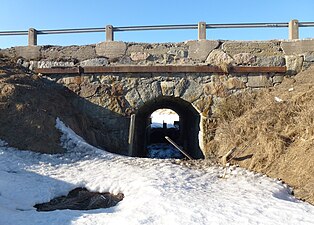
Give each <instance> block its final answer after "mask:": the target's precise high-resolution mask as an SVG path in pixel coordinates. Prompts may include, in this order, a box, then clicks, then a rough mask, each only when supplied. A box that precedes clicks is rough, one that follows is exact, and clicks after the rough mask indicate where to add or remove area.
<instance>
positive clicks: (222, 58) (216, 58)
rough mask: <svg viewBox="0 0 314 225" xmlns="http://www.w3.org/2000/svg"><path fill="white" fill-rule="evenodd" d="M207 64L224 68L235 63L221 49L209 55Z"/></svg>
mask: <svg viewBox="0 0 314 225" xmlns="http://www.w3.org/2000/svg"><path fill="white" fill-rule="evenodd" d="M206 63H207V64H209V65H215V66H219V67H223V66H225V65H230V64H231V63H233V58H231V57H230V56H229V55H228V54H227V53H225V52H224V51H222V50H220V49H214V50H213V51H212V52H211V53H209V55H208V57H207V59H206Z"/></svg>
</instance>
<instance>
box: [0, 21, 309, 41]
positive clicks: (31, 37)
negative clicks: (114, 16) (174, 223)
mask: <svg viewBox="0 0 314 225" xmlns="http://www.w3.org/2000/svg"><path fill="white" fill-rule="evenodd" d="M285 27H288V31H289V32H288V34H289V35H288V38H289V39H290V40H292V39H299V28H300V27H314V22H299V21H298V20H291V21H290V22H286V23H230V24H206V22H199V23H198V24H185V25H153V26H127V27H114V26H112V25H107V26H106V27H102V28H78V29H55V30H36V29H35V28H29V30H28V31H0V36H7V35H28V45H29V46H33V45H37V36H38V35H48V34H69V33H94V32H105V33H106V41H113V40H114V33H115V32H122V31H150V30H179V29H180V30H182V29H197V30H198V39H199V40H204V39H206V30H207V29H218V28H285Z"/></svg>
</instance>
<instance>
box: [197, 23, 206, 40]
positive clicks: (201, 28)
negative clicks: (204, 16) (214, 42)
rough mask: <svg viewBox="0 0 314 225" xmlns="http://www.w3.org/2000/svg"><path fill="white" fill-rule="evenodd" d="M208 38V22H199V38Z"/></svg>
mask: <svg viewBox="0 0 314 225" xmlns="http://www.w3.org/2000/svg"><path fill="white" fill-rule="evenodd" d="M205 39H206V22H198V40H205Z"/></svg>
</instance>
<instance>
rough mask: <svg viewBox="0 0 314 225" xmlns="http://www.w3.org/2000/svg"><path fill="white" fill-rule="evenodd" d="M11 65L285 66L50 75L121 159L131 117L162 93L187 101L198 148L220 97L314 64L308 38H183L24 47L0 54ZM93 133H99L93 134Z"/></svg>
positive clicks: (312, 45) (101, 140) (278, 79)
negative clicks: (278, 69) (196, 125)
mask: <svg viewBox="0 0 314 225" xmlns="http://www.w3.org/2000/svg"><path fill="white" fill-rule="evenodd" d="M0 54H2V55H5V56H8V57H11V58H15V59H16V60H17V63H18V64H20V65H22V66H24V67H26V68H29V69H30V70H33V69H35V68H53V67H72V66H81V67H86V66H116V65H145V66H149V65H216V66H219V67H221V68H228V67H229V66H286V67H287V73H286V74H279V73H278V74H277V73H243V74H238V73H237V74H229V73H228V72H227V71H226V74H224V75H221V74H214V73H141V74H136V73H120V74H117V73H111V74H110V73H107V74H81V75H60V74H54V75H49V79H50V80H54V81H55V82H57V83H59V84H62V85H65V86H66V87H68V88H69V89H70V90H72V91H73V92H75V93H76V94H77V95H78V96H80V97H81V100H78V101H77V102H76V103H75V104H77V105H78V106H79V107H80V108H81V110H83V111H84V112H86V113H87V114H88V115H90V116H91V117H93V118H95V120H97V121H99V123H100V124H101V127H102V128H101V131H100V134H101V135H100V134H95V136H96V139H97V140H98V143H99V145H100V146H101V147H104V148H107V149H108V150H111V151H113V152H117V153H121V154H127V149H128V142H127V141H128V129H129V116H130V115H131V114H133V113H136V112H137V110H138V109H139V108H140V107H141V106H143V105H144V104H145V103H146V102H148V101H150V100H153V99H155V98H158V97H160V96H171V97H175V98H176V97H177V98H181V99H183V100H185V101H187V102H190V103H191V104H192V105H193V106H194V108H195V109H196V110H197V111H198V112H199V113H200V115H201V124H200V134H199V137H200V140H199V141H200V146H201V148H202V146H203V145H204V144H206V142H207V140H208V133H209V131H208V130H207V126H206V121H207V120H208V119H209V118H210V115H211V110H212V107H214V105H215V102H216V101H217V100H218V99H219V98H220V97H225V96H227V95H228V94H232V93H235V92H238V91H241V90H243V89H246V88H264V87H272V86H274V85H276V84H278V83H281V81H282V79H283V77H284V76H285V75H294V74H296V73H298V72H299V71H301V70H303V69H306V68H307V67H309V65H310V64H313V63H314V40H312V39H311V40H296V41H247V42H244V41H210V40H201V41H187V42H184V43H164V44H144V43H124V42H102V43H99V44H96V45H87V46H68V47H60V46H30V47H14V48H10V49H2V50H0ZM97 135H98V136H97Z"/></svg>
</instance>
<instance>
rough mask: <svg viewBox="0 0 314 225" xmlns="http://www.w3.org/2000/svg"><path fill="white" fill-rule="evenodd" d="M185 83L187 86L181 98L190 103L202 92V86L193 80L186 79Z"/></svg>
mask: <svg viewBox="0 0 314 225" xmlns="http://www.w3.org/2000/svg"><path fill="white" fill-rule="evenodd" d="M187 85H188V87H187V89H186V90H185V92H184V93H183V95H182V97H181V98H182V99H184V100H185V101H187V102H191V103H192V102H194V101H196V100H197V99H198V98H199V97H200V96H201V95H202V94H203V92H204V91H203V86H202V85H200V84H199V83H197V82H195V81H193V80H188V82H187Z"/></svg>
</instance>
